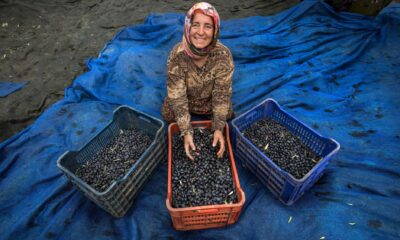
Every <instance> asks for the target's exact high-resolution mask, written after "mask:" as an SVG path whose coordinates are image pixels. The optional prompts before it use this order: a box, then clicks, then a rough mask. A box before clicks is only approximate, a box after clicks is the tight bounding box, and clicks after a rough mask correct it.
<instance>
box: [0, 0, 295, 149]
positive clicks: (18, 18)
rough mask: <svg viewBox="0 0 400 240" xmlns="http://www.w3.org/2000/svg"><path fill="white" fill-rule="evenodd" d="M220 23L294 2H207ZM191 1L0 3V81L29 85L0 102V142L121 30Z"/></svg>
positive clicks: (61, 94)
mask: <svg viewBox="0 0 400 240" xmlns="http://www.w3.org/2000/svg"><path fill="white" fill-rule="evenodd" d="M209 2H210V3H212V4H213V5H214V6H215V7H216V8H217V10H218V11H219V14H220V16H221V18H222V19H225V20H226V19H232V18H242V17H247V16H254V15H272V14H275V13H278V12H280V11H282V10H285V9H287V8H290V7H291V6H294V5H295V4H297V3H298V2H299V1H298V0H274V1H255V0H251V1H241V0H225V1H209ZM193 3H195V1H172V0H157V1H153V0H112V1H103V0H97V1H95V0H85V1H80V0H35V1H31V0H8V1H7V0H0V81H6V82H23V81H28V84H27V85H26V86H25V87H24V88H23V89H21V90H19V91H17V92H14V93H12V94H10V95H8V96H7V97H5V98H0V113H1V114H0V129H1V130H0V142H2V141H4V140H6V139H7V138H9V137H11V136H13V135H14V134H16V133H18V132H19V131H21V130H22V129H24V128H25V127H27V126H28V125H30V124H32V123H33V122H34V121H35V119H36V118H37V117H38V116H39V115H40V114H41V113H43V111H45V110H46V109H47V108H48V107H49V106H51V105H52V104H53V103H55V102H57V101H58V100H60V99H62V98H63V97H64V88H66V87H67V86H68V85H70V84H71V82H72V81H73V80H74V79H75V78H76V77H77V76H78V75H80V74H82V73H83V72H85V71H87V68H86V65H85V64H86V63H85V62H86V60H87V59H88V58H90V57H96V56H97V54H98V53H99V52H100V51H101V49H102V48H103V46H104V45H105V44H106V43H107V42H108V41H109V40H110V39H111V38H112V37H113V36H114V35H115V34H116V33H117V32H118V31H119V30H121V29H122V28H124V27H126V26H129V25H134V24H140V23H142V22H143V21H144V19H145V18H146V16H147V15H148V14H149V13H151V12H161V13H164V12H181V13H184V12H186V11H187V10H188V9H189V8H190V7H191V6H192V5H193Z"/></svg>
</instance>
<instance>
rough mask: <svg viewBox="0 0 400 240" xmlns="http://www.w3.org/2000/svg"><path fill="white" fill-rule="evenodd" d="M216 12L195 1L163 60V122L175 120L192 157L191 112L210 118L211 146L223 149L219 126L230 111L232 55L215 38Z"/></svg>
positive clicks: (221, 128) (208, 6) (187, 150)
mask: <svg viewBox="0 0 400 240" xmlns="http://www.w3.org/2000/svg"><path fill="white" fill-rule="evenodd" d="M219 28H220V23H219V15H218V13H217V10H216V9H215V8H214V7H213V6H212V5H211V4H209V3H205V2H201V3H196V4H195V5H194V6H193V7H192V8H191V9H190V10H189V11H188V13H187V14H186V18H185V26H184V34H183V37H182V42H180V43H178V44H177V45H175V47H174V48H173V49H172V51H171V53H170V55H169V58H168V63H167V71H168V73H167V74H168V79H167V96H166V98H165V100H164V104H163V107H162V115H163V118H164V119H165V120H166V121H167V122H174V121H176V122H177V124H178V126H179V129H180V131H181V136H183V138H184V147H185V152H186V155H187V156H188V157H189V158H190V159H192V160H193V159H194V158H193V156H192V155H191V154H190V149H192V150H193V151H195V150H196V146H195V145H194V143H193V128H192V126H191V124H190V121H191V114H197V115H206V116H209V117H211V118H212V130H213V131H214V136H213V143H212V146H213V147H215V146H217V144H218V143H219V146H220V147H219V150H218V152H217V156H218V157H222V156H223V154H224V152H225V141H224V135H223V129H224V126H225V124H226V120H227V119H230V118H231V117H232V115H233V111H232V104H231V95H232V75H233V70H234V65H233V58H232V55H231V53H230V51H229V49H228V48H227V47H225V46H224V45H222V43H220V42H219V41H218V34H219Z"/></svg>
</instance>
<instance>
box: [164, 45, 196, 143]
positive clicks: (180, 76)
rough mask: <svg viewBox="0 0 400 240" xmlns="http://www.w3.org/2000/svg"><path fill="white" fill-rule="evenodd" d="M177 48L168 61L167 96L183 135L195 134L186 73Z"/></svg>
mask: <svg viewBox="0 0 400 240" xmlns="http://www.w3.org/2000/svg"><path fill="white" fill-rule="evenodd" d="M176 49H177V48H175V49H174V50H173V51H172V52H171V54H170V56H169V58H168V63H167V96H168V99H169V102H170V105H171V107H172V110H173V111H174V115H175V121H176V122H177V124H178V126H179V130H180V132H181V136H184V135H187V134H191V135H193V128H192V125H191V123H190V121H191V117H190V114H189V106H188V99H187V95H186V79H185V77H186V73H185V69H184V67H183V66H181V64H180V61H179V60H178V56H177V54H176Z"/></svg>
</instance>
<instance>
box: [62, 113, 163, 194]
mask: <svg viewBox="0 0 400 240" xmlns="http://www.w3.org/2000/svg"><path fill="white" fill-rule="evenodd" d="M123 108H127V109H129V110H131V111H135V112H138V113H140V114H142V115H145V116H146V117H149V118H152V119H153V120H155V121H157V122H160V123H161V126H160V128H159V129H158V130H157V133H156V135H155V137H154V140H153V141H152V143H151V144H150V146H149V147H148V148H147V149H146V151H145V152H144V153H143V154H142V155H141V156H140V158H139V159H138V160H137V161H136V162H135V163H134V164H133V165H132V167H131V168H130V169H129V170H128V172H127V173H125V175H124V176H123V177H122V178H118V179H116V180H114V181H113V182H112V184H111V185H110V186H109V187H108V188H107V189H106V190H104V191H103V192H99V191H97V190H96V189H94V188H93V187H92V186H90V185H89V184H87V183H86V182H85V181H83V180H82V179H80V178H79V177H77V176H76V175H75V174H74V173H72V172H71V171H69V170H68V169H67V168H65V167H63V166H62V165H61V163H60V162H61V159H63V158H64V156H65V155H67V154H68V153H78V152H80V151H81V150H82V149H83V148H85V147H86V146H87V145H88V144H89V143H90V142H92V141H93V139H95V138H96V137H97V136H98V134H96V135H94V136H93V137H92V138H90V140H89V141H87V142H86V143H85V144H84V145H83V146H82V147H80V148H79V149H78V150H76V151H70V150H67V151H65V152H64V153H63V154H61V156H60V157H58V159H57V167H58V168H60V169H61V170H62V171H64V172H65V173H67V174H68V176H69V177H72V178H73V179H74V180H75V181H79V182H81V183H82V184H83V186H85V187H86V188H88V189H89V190H90V191H92V192H93V193H94V194H96V195H97V196H103V195H106V194H108V193H109V192H110V191H111V189H112V188H113V187H114V186H115V185H116V184H117V183H120V182H123V181H125V180H126V179H127V178H128V176H129V175H131V173H132V171H133V170H134V169H135V168H136V165H137V164H138V163H139V162H141V161H142V159H143V158H145V157H147V156H148V155H149V154H150V152H149V149H150V148H152V147H153V146H154V145H155V144H156V140H157V139H159V138H160V135H161V134H162V131H163V129H164V127H165V123H164V122H163V121H161V120H160V119H158V118H155V117H153V116H151V115H149V114H147V113H144V112H142V111H140V110H137V109H135V108H132V107H130V106H128V105H121V106H118V107H117V108H115V109H114V111H113V117H112V119H111V120H110V121H108V123H107V124H106V125H105V126H104V127H103V128H102V130H101V131H100V132H102V131H104V129H106V128H107V127H108V126H110V125H111V124H112V122H113V121H114V120H115V113H116V112H117V111H119V110H120V109H123ZM100 132H99V133H100Z"/></svg>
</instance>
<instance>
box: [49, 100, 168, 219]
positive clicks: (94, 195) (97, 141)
mask: <svg viewBox="0 0 400 240" xmlns="http://www.w3.org/2000/svg"><path fill="white" fill-rule="evenodd" d="M164 125H165V124H164V122H163V121H161V120H159V119H157V118H154V117H152V116H150V115H147V114H145V113H143V112H140V111H138V110H135V109H133V108H130V107H128V106H120V107H118V108H117V109H116V110H115V111H114V116H113V120H112V121H110V123H109V124H107V126H106V127H105V128H104V129H103V130H102V131H101V132H100V133H99V134H98V135H96V136H95V137H93V138H92V140H90V141H89V142H88V143H87V144H86V145H85V146H83V147H82V148H81V149H80V150H79V151H67V152H65V153H64V154H63V155H62V156H61V157H60V158H59V159H58V160H57V166H58V167H59V168H60V169H61V170H62V171H63V172H64V174H65V175H66V176H67V177H68V178H69V180H71V182H72V183H73V184H74V185H75V186H77V187H78V188H79V189H80V190H81V191H83V192H84V194H85V195H86V196H87V197H88V198H89V199H91V200H92V201H93V202H95V203H96V204H97V205H98V206H99V207H101V208H103V209H104V210H106V211H107V212H109V213H110V214H111V215H113V216H114V217H122V216H124V215H125V214H126V212H127V211H128V210H129V208H130V207H131V206H132V204H133V200H134V199H135V197H136V195H137V194H138V192H139V191H140V190H141V189H142V187H143V185H144V184H145V182H146V181H147V180H148V179H149V178H150V175H151V174H152V173H153V172H154V170H155V169H156V167H157V166H158V165H159V163H161V162H162V161H164V160H165V161H166V159H167V144H166V132H165V131H166V128H165V126H164ZM128 128H136V129H140V130H141V131H144V132H145V133H146V134H148V135H149V136H150V137H151V138H152V139H153V142H152V143H151V145H150V146H149V147H148V148H147V149H146V151H145V152H144V153H143V154H142V156H141V157H140V158H139V159H138V160H137V161H136V162H135V163H134V164H133V165H132V167H131V168H130V169H129V171H128V172H127V173H126V174H125V176H123V177H122V178H119V179H117V180H115V181H114V182H113V183H112V184H111V186H110V187H108V189H106V190H105V191H103V192H99V191H97V190H96V189H94V188H93V187H91V186H90V185H89V184H87V183H86V182H84V181H83V180H82V179H80V178H79V177H78V176H76V175H75V172H76V170H77V169H78V168H79V167H80V166H81V165H82V164H84V163H85V162H87V161H89V160H90V159H91V158H92V157H93V156H94V155H95V154H96V153H97V152H99V151H100V150H101V149H103V148H104V147H105V146H106V145H107V144H108V143H109V142H110V141H111V140H113V138H114V137H116V136H118V135H119V133H120V130H125V129H128Z"/></svg>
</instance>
